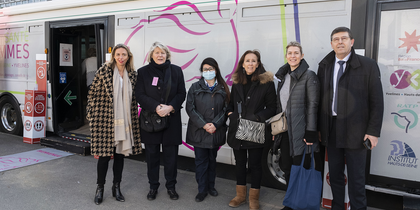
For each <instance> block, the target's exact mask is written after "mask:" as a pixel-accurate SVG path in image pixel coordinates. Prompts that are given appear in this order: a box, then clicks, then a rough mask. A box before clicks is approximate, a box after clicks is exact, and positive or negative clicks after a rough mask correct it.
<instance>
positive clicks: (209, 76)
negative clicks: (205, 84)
mask: <svg viewBox="0 0 420 210" xmlns="http://www.w3.org/2000/svg"><path fill="white" fill-rule="evenodd" d="M203 77H204V79H205V80H212V79H214V78H215V77H216V71H203Z"/></svg>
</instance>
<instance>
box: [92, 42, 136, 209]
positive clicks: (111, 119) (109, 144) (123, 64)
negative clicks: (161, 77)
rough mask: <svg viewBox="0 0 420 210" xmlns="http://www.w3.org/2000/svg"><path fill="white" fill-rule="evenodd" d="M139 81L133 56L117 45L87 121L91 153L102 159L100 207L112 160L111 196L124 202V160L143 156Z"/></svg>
mask: <svg viewBox="0 0 420 210" xmlns="http://www.w3.org/2000/svg"><path fill="white" fill-rule="evenodd" d="M136 80H137V75H136V71H135V70H134V67H133V54H132V53H131V52H130V49H129V48H128V47H127V46H125V45H123V44H118V45H116V46H115V47H114V49H113V50H112V53H111V61H110V62H108V63H106V64H104V65H103V66H102V67H101V68H99V70H98V71H97V72H96V75H95V78H94V80H93V83H92V85H91V87H90V90H89V94H88V105H87V119H88V120H89V125H90V131H91V137H92V139H91V153H92V155H96V156H99V160H98V166H97V171H98V179H97V184H98V187H97V190H96V195H95V200H94V201H95V203H96V204H98V205H99V204H100V203H101V202H102V200H103V192H104V184H105V178H106V172H107V170H108V162H109V160H110V159H111V156H114V166H113V172H114V180H113V186H112V194H113V196H114V197H116V200H117V201H124V196H123V195H122V194H121V191H120V182H121V178H122V171H123V167H124V156H128V155H137V154H140V153H141V142H140V130H139V121H138V107H137V102H136V97H135V85H136ZM127 87H128V88H127ZM127 128H129V129H127Z"/></svg>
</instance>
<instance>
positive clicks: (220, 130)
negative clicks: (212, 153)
mask: <svg viewBox="0 0 420 210" xmlns="http://www.w3.org/2000/svg"><path fill="white" fill-rule="evenodd" d="M225 98H226V90H225V88H224V87H223V85H222V84H220V83H219V84H217V86H216V87H215V88H214V89H213V91H210V89H209V87H207V85H206V83H205V82H204V79H203V78H201V79H200V80H199V81H198V82H195V83H194V84H192V85H191V87H190V89H189V91H188V96H187V105H186V111H187V114H188V116H189V117H190V118H189V120H188V128H187V143H188V144H190V145H192V146H195V147H200V148H209V149H212V148H217V147H219V146H222V145H223V144H225V142H226V131H227V126H226V119H227V117H226V108H227V102H225ZM207 123H213V124H214V126H215V127H216V132H215V133H213V134H210V133H208V132H207V131H206V130H204V129H203V127H204V125H205V124H207Z"/></svg>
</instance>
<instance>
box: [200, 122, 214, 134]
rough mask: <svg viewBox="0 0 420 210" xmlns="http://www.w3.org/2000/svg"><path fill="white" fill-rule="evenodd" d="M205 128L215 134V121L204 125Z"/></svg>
mask: <svg viewBox="0 0 420 210" xmlns="http://www.w3.org/2000/svg"><path fill="white" fill-rule="evenodd" d="M203 128H204V130H206V131H207V133H210V134H213V133H215V132H216V127H215V126H214V125H213V123H207V124H206V125H204V126H203Z"/></svg>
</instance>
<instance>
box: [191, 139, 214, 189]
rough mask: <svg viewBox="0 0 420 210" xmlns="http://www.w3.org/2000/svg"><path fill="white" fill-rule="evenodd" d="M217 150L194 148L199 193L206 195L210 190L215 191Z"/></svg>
mask: <svg viewBox="0 0 420 210" xmlns="http://www.w3.org/2000/svg"><path fill="white" fill-rule="evenodd" d="M217 150H218V148H214V149H207V148H199V147H194V154H195V179H196V180H197V184H198V192H199V193H205V192H207V191H208V190H209V189H214V185H215V181H216V157H217Z"/></svg>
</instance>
